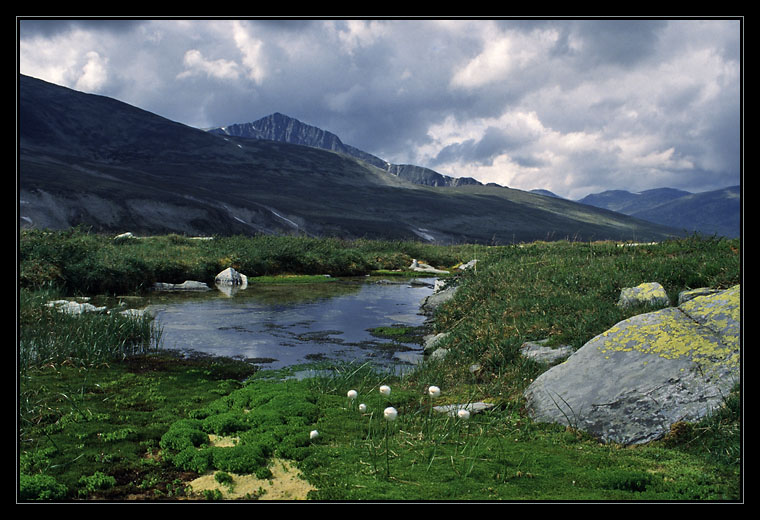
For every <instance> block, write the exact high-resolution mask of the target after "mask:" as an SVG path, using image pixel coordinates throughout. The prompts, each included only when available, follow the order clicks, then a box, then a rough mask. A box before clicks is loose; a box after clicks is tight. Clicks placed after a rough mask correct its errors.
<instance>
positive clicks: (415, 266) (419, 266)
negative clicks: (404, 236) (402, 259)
mask: <svg viewBox="0 0 760 520" xmlns="http://www.w3.org/2000/svg"><path fill="white" fill-rule="evenodd" d="M409 269H410V270H412V271H416V272H418V273H433V274H448V273H449V272H448V271H442V270H440V269H436V268H435V267H432V266H429V265H428V264H423V263H422V262H418V261H417V260H412V265H410V266H409Z"/></svg>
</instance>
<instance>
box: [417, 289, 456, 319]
mask: <svg viewBox="0 0 760 520" xmlns="http://www.w3.org/2000/svg"><path fill="white" fill-rule="evenodd" d="M457 289H458V286H453V287H447V288H446V289H441V290H439V291H437V292H434V293H433V294H431V295H430V296H426V297H425V298H423V299H422V302H421V303H420V311H422V313H423V314H429V315H430V314H434V313H435V311H436V309H437V308H438V307H439V306H440V305H442V304H444V303H446V302H447V301H449V300H450V299H452V298H453V297H454V294H455V293H456V291H457Z"/></svg>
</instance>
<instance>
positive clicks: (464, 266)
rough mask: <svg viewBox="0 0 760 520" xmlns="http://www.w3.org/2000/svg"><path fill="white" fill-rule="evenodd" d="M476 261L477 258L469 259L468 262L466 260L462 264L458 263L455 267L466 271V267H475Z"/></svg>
mask: <svg viewBox="0 0 760 520" xmlns="http://www.w3.org/2000/svg"><path fill="white" fill-rule="evenodd" d="M477 263H478V261H477V260H470V261H469V262H467V263H466V264H462V265H460V266H459V267H457V269H459V270H461V271H466V270H467V269H472V268H474V267H475V265H476V264H477Z"/></svg>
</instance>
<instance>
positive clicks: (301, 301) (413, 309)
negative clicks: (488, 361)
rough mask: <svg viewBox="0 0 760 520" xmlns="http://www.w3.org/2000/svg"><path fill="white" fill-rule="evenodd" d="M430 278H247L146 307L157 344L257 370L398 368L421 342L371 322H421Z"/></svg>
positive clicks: (409, 361) (417, 354) (414, 356)
mask: <svg viewBox="0 0 760 520" xmlns="http://www.w3.org/2000/svg"><path fill="white" fill-rule="evenodd" d="M433 283H434V279H432V278H431V279H424V280H422V279H414V280H403V281H400V280H394V281H388V280H378V279H374V280H371V279H341V280H334V281H329V282H323V283H314V284H312V283H289V284H287V283H286V284H256V283H253V284H249V285H248V286H247V288H245V289H243V290H239V291H237V292H232V293H229V294H225V292H222V291H220V290H216V289H214V290H212V291H207V292H202V293H191V294H179V293H160V294H158V295H157V296H155V297H152V298H151V302H152V303H151V305H150V306H149V307H148V311H149V312H150V313H151V314H152V315H153V316H154V317H155V318H156V321H157V323H158V325H159V327H160V328H161V330H162V334H161V345H162V347H163V348H167V349H175V350H180V351H183V352H186V353H188V354H190V353H193V352H200V353H204V354H210V355H215V356H227V357H236V358H242V359H245V360H247V361H249V362H251V363H253V364H255V365H257V366H259V367H260V368H272V369H277V368H283V367H288V366H293V365H300V364H306V363H313V362H319V361H328V362H335V361H337V362H355V361H358V362H370V363H372V364H373V365H375V366H377V367H378V368H393V369H399V368H400V369H401V370H402V371H403V368H404V367H409V366H414V365H415V364H416V363H418V362H419V361H420V360H421V359H422V346H421V344H420V342H419V341H414V340H413V339H409V338H407V339H406V340H402V341H399V340H394V339H389V338H391V337H392V336H386V337H378V336H376V335H374V334H373V333H371V332H370V330H371V329H375V328H377V327H389V326H393V327H394V329H392V331H393V330H396V331H398V329H397V328H395V327H420V326H422V325H424V323H425V320H426V317H425V316H424V315H422V314H421V313H420V302H421V301H422V299H423V298H425V297H426V296H428V295H430V294H432V292H433Z"/></svg>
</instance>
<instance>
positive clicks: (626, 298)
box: [618, 282, 670, 307]
mask: <svg viewBox="0 0 760 520" xmlns="http://www.w3.org/2000/svg"><path fill="white" fill-rule="evenodd" d="M634 305H651V306H656V307H667V306H668V305H670V299H669V298H668V294H667V293H666V292H665V289H664V288H663V286H662V285H660V284H659V283H657V282H649V283H642V284H639V285H637V286H636V287H626V288H624V289H623V290H622V291H620V299H619V300H618V306H620V307H632V306H634Z"/></svg>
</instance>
